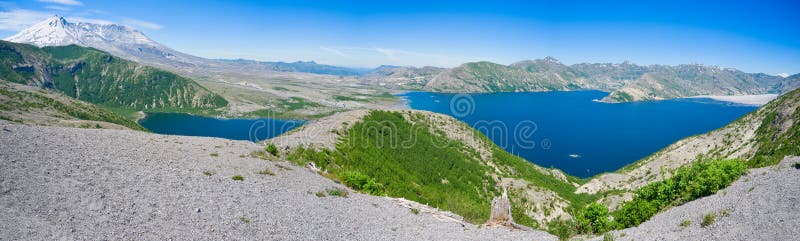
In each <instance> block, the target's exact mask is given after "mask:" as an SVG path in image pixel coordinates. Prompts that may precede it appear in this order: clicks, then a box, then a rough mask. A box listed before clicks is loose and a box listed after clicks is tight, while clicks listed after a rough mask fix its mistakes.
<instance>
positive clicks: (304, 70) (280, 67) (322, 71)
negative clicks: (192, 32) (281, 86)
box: [219, 59, 371, 76]
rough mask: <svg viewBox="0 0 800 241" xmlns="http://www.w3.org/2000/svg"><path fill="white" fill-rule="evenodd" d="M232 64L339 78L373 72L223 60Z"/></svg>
mask: <svg viewBox="0 0 800 241" xmlns="http://www.w3.org/2000/svg"><path fill="white" fill-rule="evenodd" d="M219 61H223V62H226V63H230V64H236V65H239V66H243V67H249V68H254V69H263V70H269V71H276V72H301V73H312V74H326V75H339V76H358V75H363V74H365V73H368V72H370V71H371V69H368V68H349V67H340V66H333V65H325V64H318V63H317V62H314V61H297V62H291V63H287V62H266V61H255V60H247V59H222V60H219Z"/></svg>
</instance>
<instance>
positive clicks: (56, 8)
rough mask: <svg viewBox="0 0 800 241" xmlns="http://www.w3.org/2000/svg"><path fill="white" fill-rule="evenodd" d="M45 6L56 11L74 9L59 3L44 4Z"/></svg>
mask: <svg viewBox="0 0 800 241" xmlns="http://www.w3.org/2000/svg"><path fill="white" fill-rule="evenodd" d="M44 8H46V9H50V10H56V11H69V10H72V9H70V8H68V7H64V6H58V5H47V6H44Z"/></svg>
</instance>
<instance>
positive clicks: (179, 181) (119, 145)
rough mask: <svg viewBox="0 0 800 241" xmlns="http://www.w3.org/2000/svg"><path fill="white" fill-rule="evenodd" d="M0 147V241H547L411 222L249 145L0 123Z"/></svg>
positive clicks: (399, 207)
mask: <svg viewBox="0 0 800 241" xmlns="http://www.w3.org/2000/svg"><path fill="white" fill-rule="evenodd" d="M0 147H2V149H0V165H2V167H3V168H0V207H2V208H0V237H3V238H2V239H9V240H22V239H25V240H42V239H48V240H61V239H160V240H164V239H280V240H309V239H313V240H386V239H390V240H420V239H423V240H503V239H505V240H553V239H555V237H554V236H552V235H550V234H547V233H545V232H542V231H519V230H509V229H505V228H496V229H491V228H485V227H484V228H481V227H478V226H476V225H472V224H467V223H463V222H461V221H459V220H458V218H452V217H451V216H449V215H441V213H439V212H437V211H436V210H433V209H430V208H420V209H418V210H421V211H420V212H418V214H415V213H414V212H412V211H411V209H410V208H409V207H415V206H416V207H419V204H414V203H411V204H409V202H407V201H403V200H398V199H393V198H386V197H375V196H369V195H362V194H358V193H354V192H353V191H349V195H348V197H346V198H344V197H338V196H331V195H328V194H326V192H327V190H329V189H332V188H344V187H343V186H342V185H340V184H337V183H335V182H333V181H331V180H329V179H326V178H324V177H322V176H320V175H318V174H316V173H311V172H309V171H308V170H307V169H305V168H303V167H298V166H294V165H292V164H289V163H287V162H282V161H266V160H262V159H259V158H253V157H249V155H248V154H249V153H250V152H252V151H255V150H259V149H260V148H262V146H261V145H258V144H255V143H250V142H242V141H230V140H223V139H216V138H200V137H180V136H164V135H155V134H148V133H143V132H136V131H126V130H104V129H99V130H98V129H78V128H63V127H37V126H26V125H18V124H11V123H8V122H4V121H0ZM265 169H269V172H270V173H273V174H274V175H270V174H259V172H261V173H265V172H264V170H265ZM235 175H241V176H242V177H243V179H244V180H242V181H236V180H232V177H233V176H235ZM318 193H319V194H324V197H319V196H320V195H318Z"/></svg>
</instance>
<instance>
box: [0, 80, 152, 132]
mask: <svg viewBox="0 0 800 241" xmlns="http://www.w3.org/2000/svg"><path fill="white" fill-rule="evenodd" d="M0 82H2V81H0ZM13 85H15V84H12V83H8V82H5V83H0V119H6V120H10V121H14V122H23V123H24V122H26V121H29V120H23V119H19V118H14V117H12V116H20V115H21V116H24V114H26V113H27V114H30V113H38V114H39V115H45V116H49V117H52V118H55V119H72V118H74V119H79V120H89V121H101V122H108V123H113V124H117V125H121V126H124V127H127V128H130V129H133V130H141V131H144V130H145V129H144V128H143V127H142V126H140V125H139V124H137V123H136V122H134V121H132V120H130V119H127V118H125V117H123V116H120V115H117V114H115V113H113V112H110V111H108V110H105V109H103V108H100V107H98V106H95V105H92V104H90V103H86V102H83V101H78V100H74V99H72V98H69V97H66V96H59V94H57V93H51V92H49V91H47V90H39V91H29V90H25V89H24V88H15V87H14V86H13ZM31 121H41V117H37V120H31Z"/></svg>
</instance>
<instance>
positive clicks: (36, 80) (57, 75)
mask: <svg viewBox="0 0 800 241" xmlns="http://www.w3.org/2000/svg"><path fill="white" fill-rule="evenodd" d="M0 78H1V79H3V80H6V81H10V82H15V83H20V84H27V85H37V86H41V87H44V88H49V89H54V90H58V91H59V92H62V93H64V94H66V95H68V96H71V97H74V98H76V99H79V100H83V101H87V102H90V103H94V104H99V105H103V106H107V107H114V108H127V109H134V110H164V111H172V110H183V111H186V110H207V109H215V108H219V107H224V106H226V105H227V101H226V100H225V99H224V98H222V97H221V96H219V95H217V94H214V93H212V92H210V91H208V90H207V89H205V88H204V87H202V86H200V85H198V84H197V83H195V82H194V81H192V80H191V79H188V78H184V77H181V76H178V75H176V74H174V73H171V72H167V71H163V70H159V69H156V68H152V67H147V66H142V65H139V64H136V63H134V62H131V61H127V60H124V59H120V58H117V57H114V56H112V55H110V54H108V53H105V52H102V51H99V50H96V49H92V48H85V47H80V46H76V45H69V46H59V47H43V48H38V47H36V46H32V45H27V44H17V43H11V42H6V41H0Z"/></svg>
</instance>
